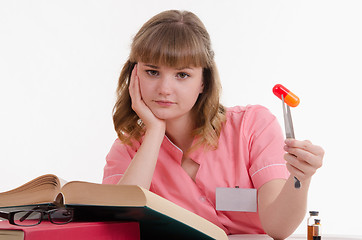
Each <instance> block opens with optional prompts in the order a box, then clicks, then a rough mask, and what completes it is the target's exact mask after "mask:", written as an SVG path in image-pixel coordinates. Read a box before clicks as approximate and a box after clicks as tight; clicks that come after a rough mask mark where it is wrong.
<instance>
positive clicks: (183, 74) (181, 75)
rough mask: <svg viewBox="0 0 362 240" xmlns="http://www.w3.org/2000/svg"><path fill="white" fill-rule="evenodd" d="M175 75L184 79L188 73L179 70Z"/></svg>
mask: <svg viewBox="0 0 362 240" xmlns="http://www.w3.org/2000/svg"><path fill="white" fill-rule="evenodd" d="M177 77H179V78H182V79H185V78H188V77H190V75H189V74H187V73H184V72H180V73H178V74H177Z"/></svg>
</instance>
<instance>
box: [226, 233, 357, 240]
mask: <svg viewBox="0 0 362 240" xmlns="http://www.w3.org/2000/svg"><path fill="white" fill-rule="evenodd" d="M228 237H229V240H242V239H248V240H273V239H272V238H271V237H269V236H268V235H263V234H261V235H260V234H236V235H229V236H228ZM302 239H303V240H306V239H307V236H306V235H301V234H296V235H292V236H290V237H288V238H287V239H286V240H302ZM322 240H362V236H352V235H351V236H343V235H333V234H325V235H324V234H323V235H322Z"/></svg>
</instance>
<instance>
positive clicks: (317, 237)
mask: <svg viewBox="0 0 362 240" xmlns="http://www.w3.org/2000/svg"><path fill="white" fill-rule="evenodd" d="M321 239H322V236H321V220H320V219H314V224H313V240H321Z"/></svg>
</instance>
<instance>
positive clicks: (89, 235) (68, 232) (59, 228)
mask: <svg viewBox="0 0 362 240" xmlns="http://www.w3.org/2000/svg"><path fill="white" fill-rule="evenodd" d="M34 206H64V207H69V208H73V209H74V219H73V221H72V222H70V223H67V224H64V225H56V224H52V223H50V222H47V221H42V222H41V223H40V224H38V225H36V226H31V227H29V226H27V227H20V226H15V225H11V224H10V223H9V222H8V221H0V240H2V239H7V240H10V239H26V240H32V239H37V240H41V239H47V240H51V239H77V240H82V239H87V240H89V239H100V240H102V239H119V240H122V239H129V240H134V239H141V240H147V239H158V240H162V239H168V240H169V239H174V240H177V239H187V240H193V239H195V240H196V239H197V240H210V239H217V240H227V239H228V237H227V235H226V234H225V232H224V231H223V230H222V229H221V228H219V227H218V226H216V225H215V224H213V223H211V222H209V221H207V220H206V219H204V218H202V217H200V216H198V215H196V214H194V213H192V212H190V211H188V210H186V209H184V208H182V207H180V206H178V205H176V204H174V203H172V202H170V201H168V200H166V199H164V198H162V197H160V196H158V195H156V194H154V193H152V192H150V191H148V190H146V189H143V188H142V187H139V186H135V185H108V184H97V183H89V182H82V181H72V182H68V183H64V182H63V181H62V180H61V179H59V178H58V177H57V176H55V175H52V174H47V175H43V176H40V177H38V178H36V179H33V180H31V181H29V182H27V183H25V184H24V185H22V186H20V187H18V188H16V189H13V190H10V191H7V192H3V193H0V210H1V211H3V212H11V211H14V210H18V209H31V208H32V207H34ZM42 236H43V237H42ZM11 237H13V238H11Z"/></svg>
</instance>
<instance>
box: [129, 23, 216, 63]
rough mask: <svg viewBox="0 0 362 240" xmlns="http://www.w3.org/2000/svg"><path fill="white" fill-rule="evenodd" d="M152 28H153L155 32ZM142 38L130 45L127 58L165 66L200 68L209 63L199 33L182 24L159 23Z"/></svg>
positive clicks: (208, 57)
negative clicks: (129, 54) (130, 49)
mask: <svg viewBox="0 0 362 240" xmlns="http://www.w3.org/2000/svg"><path fill="white" fill-rule="evenodd" d="M155 28H156V29H155ZM144 35H145V36H147V37H145V38H142V37H140V38H138V41H134V44H133V45H132V52H131V56H130V58H131V59H134V61H135V62H138V61H141V62H145V63H152V64H156V65H164V66H168V67H175V68H183V67H189V66H194V67H203V68H206V67H208V66H209V63H210V61H211V60H210V56H208V55H209V54H208V52H207V51H205V47H204V44H203V39H202V38H200V34H198V33H196V32H195V31H193V29H192V28H191V27H189V26H187V25H186V24H183V23H173V24H169V23H167V24H162V25H161V26H160V25H158V26H156V27H154V28H151V29H148V33H144Z"/></svg>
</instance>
